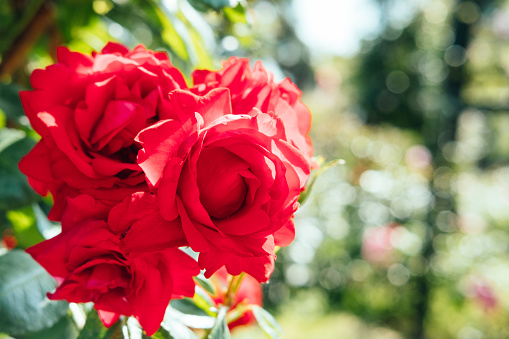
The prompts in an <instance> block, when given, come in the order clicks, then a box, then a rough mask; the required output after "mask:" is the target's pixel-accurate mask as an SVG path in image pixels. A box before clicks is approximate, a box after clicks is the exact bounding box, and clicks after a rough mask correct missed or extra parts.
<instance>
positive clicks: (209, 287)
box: [193, 275, 216, 295]
mask: <svg viewBox="0 0 509 339" xmlns="http://www.w3.org/2000/svg"><path fill="white" fill-rule="evenodd" d="M193 279H194V281H195V282H197V283H198V284H199V285H200V286H201V287H203V289H204V290H205V291H207V292H208V293H210V294H212V295H214V294H216V290H215V287H214V285H213V284H212V283H211V282H210V280H208V279H206V278H205V277H204V276H202V275H198V276H196V277H194V278H193Z"/></svg>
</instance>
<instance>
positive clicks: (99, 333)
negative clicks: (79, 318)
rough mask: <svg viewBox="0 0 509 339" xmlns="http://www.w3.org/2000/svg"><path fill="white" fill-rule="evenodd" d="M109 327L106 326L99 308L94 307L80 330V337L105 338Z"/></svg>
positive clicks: (88, 338) (82, 338)
mask: <svg viewBox="0 0 509 339" xmlns="http://www.w3.org/2000/svg"><path fill="white" fill-rule="evenodd" d="M107 331H108V329H107V328H106V327H104V325H103V323H102V321H101V319H99V315H98V314H97V310H96V309H95V308H93V309H92V310H90V312H88V314H87V322H86V323H85V326H84V327H83V329H82V330H81V332H80V335H79V337H78V339H97V338H103V337H104V335H106V332H107Z"/></svg>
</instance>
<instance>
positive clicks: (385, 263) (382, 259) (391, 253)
mask: <svg viewBox="0 0 509 339" xmlns="http://www.w3.org/2000/svg"><path fill="white" fill-rule="evenodd" d="M398 226H399V224H396V223H392V224H388V225H384V226H377V227H372V228H369V229H367V230H366V231H365V232H364V236H363V237H362V257H363V258H364V259H365V260H366V261H368V262H369V263H371V264H373V265H375V266H380V267H389V266H390V265H391V264H393V263H394V261H395V254H396V250H395V248H394V246H393V245H392V244H391V234H392V232H393V231H394V229H395V228H396V227H398Z"/></svg>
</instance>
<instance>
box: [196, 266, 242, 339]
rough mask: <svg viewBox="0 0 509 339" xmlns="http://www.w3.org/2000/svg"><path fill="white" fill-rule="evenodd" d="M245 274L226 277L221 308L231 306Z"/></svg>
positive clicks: (206, 335)
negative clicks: (226, 284) (226, 282)
mask: <svg viewBox="0 0 509 339" xmlns="http://www.w3.org/2000/svg"><path fill="white" fill-rule="evenodd" d="M244 276H245V273H244V272H242V273H241V274H239V275H228V288H227V289H226V293H225V295H224V301H223V305H222V306H221V308H227V309H229V308H230V307H231V306H232V303H233V301H234V300H235V294H236V293H237V290H238V289H239V287H240V283H241V282H242V279H243V278H244ZM212 328H213V327H211V328H208V329H207V330H206V331H205V333H204V335H203V339H207V338H208V336H209V334H210V332H211V331H212Z"/></svg>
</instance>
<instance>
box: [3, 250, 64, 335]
mask: <svg viewBox="0 0 509 339" xmlns="http://www.w3.org/2000/svg"><path fill="white" fill-rule="evenodd" d="M54 288H55V281H54V280H53V278H52V277H51V276H50V275H49V274H48V273H47V272H46V271H45V270H44V269H43V268H42V267H41V266H40V265H39V264H37V263H36V262H35V261H34V260H33V259H32V258H31V257H30V256H29V255H28V254H27V253H25V252H23V251H20V250H13V251H10V252H8V253H7V254H5V255H3V256H0V332H4V333H8V334H11V335H24V334H27V333H29V332H36V331H40V330H43V329H46V328H49V327H51V326H53V325H55V324H56V323H57V322H58V321H59V320H60V319H61V318H62V317H63V316H64V315H65V314H67V309H68V304H67V303H66V302H65V301H50V300H48V299H47V297H46V293H47V292H48V291H51V290H53V289H54Z"/></svg>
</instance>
